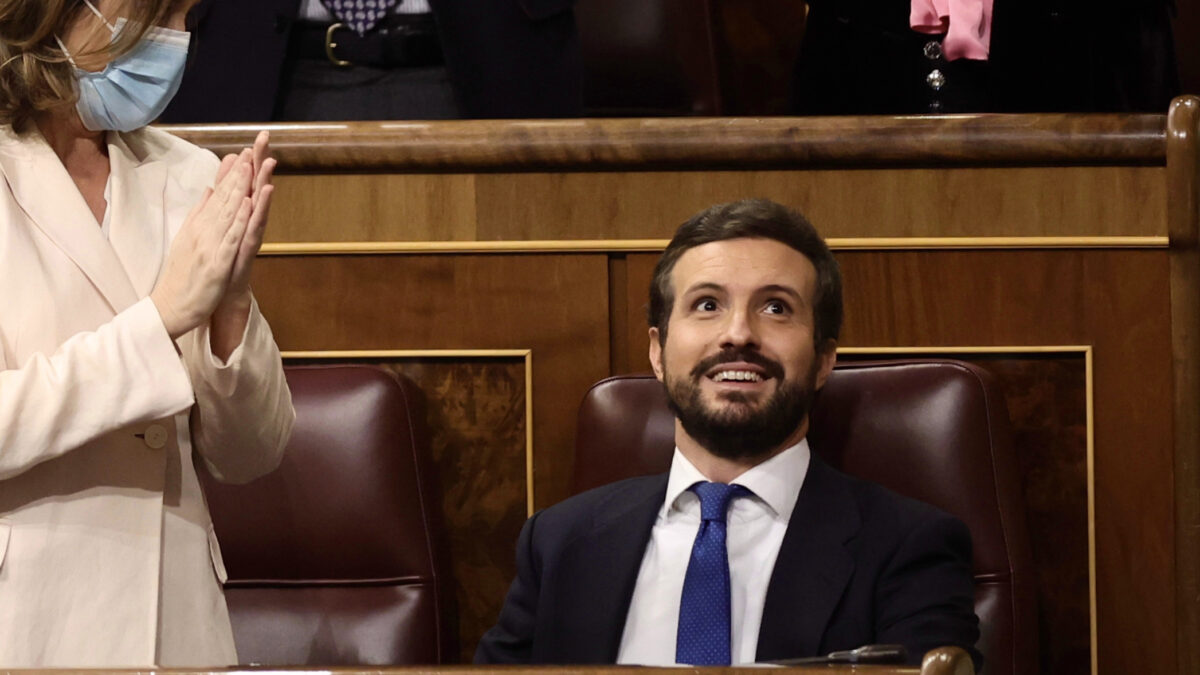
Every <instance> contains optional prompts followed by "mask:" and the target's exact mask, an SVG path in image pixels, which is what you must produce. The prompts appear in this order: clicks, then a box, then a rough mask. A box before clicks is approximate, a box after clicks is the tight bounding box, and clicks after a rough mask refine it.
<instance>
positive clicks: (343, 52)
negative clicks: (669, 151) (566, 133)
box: [163, 0, 583, 122]
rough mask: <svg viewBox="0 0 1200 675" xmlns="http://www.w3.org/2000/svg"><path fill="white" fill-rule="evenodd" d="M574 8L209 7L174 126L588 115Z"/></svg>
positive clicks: (507, 1)
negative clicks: (584, 98)
mask: <svg viewBox="0 0 1200 675" xmlns="http://www.w3.org/2000/svg"><path fill="white" fill-rule="evenodd" d="M574 4H575V0H486V1H481V2H475V1H472V2H464V1H462V0H257V1H255V2H247V1H246V0H200V3H199V4H198V5H197V6H196V7H195V9H194V10H193V11H192V15H191V17H190V23H191V24H192V25H193V26H194V27H195V32H196V34H197V40H196V44H195V48H194V54H193V57H192V61H191V63H190V64H189V67H188V69H187V72H186V74H185V76H184V81H183V86H182V88H181V89H180V92H179V95H178V96H177V97H176V98H175V101H174V103H173V104H172V105H171V107H169V108H168V109H167V111H166V114H165V115H164V116H163V121H164V122H239V121H267V120H287V121H314V120H390V119H427V120H432V119H454V118H517V117H534V118H539V117H574V116H578V115H580V114H582V111H583V84H582V65H581V57H580V51H579V35H578V31H577V29H576V26H575V13H574ZM214 92H227V95H222V96H214V95H213V93H214Z"/></svg>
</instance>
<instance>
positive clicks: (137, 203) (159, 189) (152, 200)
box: [108, 134, 167, 297]
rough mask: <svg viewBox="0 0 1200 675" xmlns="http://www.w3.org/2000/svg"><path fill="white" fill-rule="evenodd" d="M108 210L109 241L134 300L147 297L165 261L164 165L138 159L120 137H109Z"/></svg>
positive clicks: (117, 135) (165, 174) (165, 183)
mask: <svg viewBox="0 0 1200 675" xmlns="http://www.w3.org/2000/svg"><path fill="white" fill-rule="evenodd" d="M110 138H111V139H112V142H111V143H110V144H109V146H108V156H109V161H110V162H111V164H112V203H111V204H109V209H110V210H111V211H112V217H111V218H110V230H109V235H108V238H109V242H110V243H111V245H112V249H113V251H114V252H115V253H116V254H117V258H118V259H120V261H121V265H122V267H123V268H124V269H125V273H126V275H127V276H128V277H129V281H130V282H132V284H133V288H134V290H135V291H136V292H137V295H138V297H145V296H147V295H150V291H152V290H154V284H155V282H157V281H158V274H159V271H160V270H161V267H162V262H163V260H164V259H165V258H166V249H165V246H164V242H165V241H166V234H165V231H166V223H165V222H164V216H163V213H164V201H165V199H166V186H167V168H166V164H165V163H164V162H160V161H141V160H139V159H138V158H137V157H136V156H135V154H134V153H133V151H132V150H130V148H129V146H128V145H126V144H125V140H124V139H123V138H122V137H121V135H120V134H112V135H111V136H110Z"/></svg>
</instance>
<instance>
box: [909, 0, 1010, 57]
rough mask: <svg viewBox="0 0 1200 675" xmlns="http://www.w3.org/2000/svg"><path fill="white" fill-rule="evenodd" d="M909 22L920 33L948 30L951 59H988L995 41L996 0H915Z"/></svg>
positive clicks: (947, 50) (946, 50)
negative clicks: (993, 30)
mask: <svg viewBox="0 0 1200 675" xmlns="http://www.w3.org/2000/svg"><path fill="white" fill-rule="evenodd" d="M911 2H912V13H911V14H909V18H908V23H909V25H910V26H912V29H913V30H915V31H917V32H918V33H929V34H933V35H938V34H941V33H945V34H946V38H945V39H944V40H942V53H943V54H945V55H946V60H947V61H953V60H955V59H964V58H965V59H975V60H977V61H986V60H987V57H988V48H989V46H990V45H991V41H992V0H911Z"/></svg>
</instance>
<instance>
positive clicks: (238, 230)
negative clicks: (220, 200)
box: [221, 197, 254, 274]
mask: <svg viewBox="0 0 1200 675" xmlns="http://www.w3.org/2000/svg"><path fill="white" fill-rule="evenodd" d="M253 212H254V204H253V202H251V201H250V198H249V197H242V201H241V202H240V203H239V204H238V210H237V212H236V213H235V214H234V217H233V222H232V223H231V224H230V226H229V229H228V230H226V232H225V236H224V237H223V238H222V239H221V253H222V255H221V257H222V259H224V260H225V261H226V263H225V264H226V265H227V266H228V267H227V268H226V270H225V272H226V273H227V274H233V272H234V268H235V263H236V261H237V258H238V252H239V251H240V250H241V248H242V238H243V237H244V236H245V234H246V226H247V225H248V224H249V222H250V214H252V213H253Z"/></svg>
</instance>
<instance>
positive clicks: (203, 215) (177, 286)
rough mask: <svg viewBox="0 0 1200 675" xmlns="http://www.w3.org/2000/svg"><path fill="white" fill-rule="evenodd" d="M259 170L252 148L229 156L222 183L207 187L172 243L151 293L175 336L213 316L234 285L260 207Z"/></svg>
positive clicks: (220, 180)
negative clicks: (254, 191) (255, 192)
mask: <svg viewBox="0 0 1200 675" xmlns="http://www.w3.org/2000/svg"><path fill="white" fill-rule="evenodd" d="M253 174H254V164H253V154H252V153H251V151H250V150H248V149H247V150H243V151H242V153H241V154H240V155H229V156H228V157H226V158H225V159H224V160H223V161H222V163H221V170H220V171H219V172H218V176H219V177H220V178H219V180H218V181H217V185H216V187H215V188H212V189H209V190H205V192H204V196H203V197H202V198H201V199H200V203H199V204H197V205H196V207H195V208H194V209H192V212H191V213H190V214H188V217H187V220H186V221H184V223H183V227H182V228H181V229H180V230H179V234H177V235H176V236H175V240H174V241H173V242H172V243H171V249H170V251H168V253H167V259H166V262H165V263H164V264H163V272H162V274H161V275H160V277H159V280H158V283H157V284H156V285H155V287H154V290H153V291H151V292H150V299H151V300H152V301H153V302H154V306H155V307H156V308H157V309H158V313H159V315H160V316H161V317H162V320H163V325H164V326H165V327H166V329H167V333H168V334H169V335H170V336H171V338H172V339H175V338H178V337H180V336H181V335H183V334H184V333H187V332H188V331H190V330H192V329H193V328H195V327H196V326H199V325H200V324H202V323H204V322H205V321H207V320H208V319H209V317H210V316H212V314H213V311H214V310H215V309H216V307H217V305H218V303H220V302H221V300H222V299H223V298H225V296H226V294H227V292H228V290H229V286H230V283H231V279H232V275H233V270H234V266H235V263H236V262H237V260H238V256H239V254H240V251H241V249H242V243H243V240H244V239H245V238H246V233H247V232H248V230H249V224H250V221H251V218H252V217H253V215H254V213H255V205H254V202H253V200H251V198H250V187H251V185H252V184H253V183H254V175H253ZM260 236H261V233H260Z"/></svg>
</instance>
